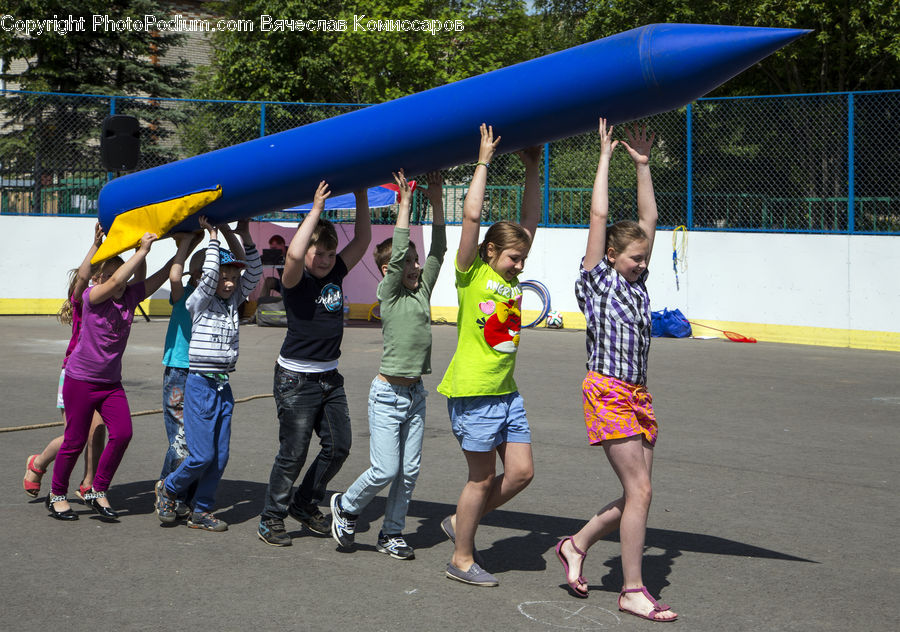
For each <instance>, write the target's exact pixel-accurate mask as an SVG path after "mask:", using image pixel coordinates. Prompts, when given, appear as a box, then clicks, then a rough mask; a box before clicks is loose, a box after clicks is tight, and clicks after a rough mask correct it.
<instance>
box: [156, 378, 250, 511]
mask: <svg viewBox="0 0 900 632" xmlns="http://www.w3.org/2000/svg"><path fill="white" fill-rule="evenodd" d="M233 411H234V397H232V395H231V385H230V384H229V383H228V382H219V381H217V380H216V379H215V378H211V377H207V376H205V375H200V374H198V373H189V374H188V377H187V382H186V383H185V388H184V436H185V438H186V439H187V447H188V451H189V452H190V454H188V455H187V457H186V458H185V459H184V461H182V462H181V465H179V466H178V469H176V470H175V471H174V472H172V473H171V474H169V476H168V477H166V482H165V485H166V491H168V492H169V493H170V494H171V495H172V496H174V497H176V498H179V499H184V498H185V497H186V496H187V495H188V494H189V490H190V488H191V485H193V484H194V483H196V484H197V491H196V492H195V494H194V511H198V512H202V511H212V509H213V507H214V506H215V500H216V489H217V488H218V487H219V481H220V480H221V479H222V474H223V473H224V472H225V466H226V465H227V464H228V449H229V445H230V443H231V414H232V412H233Z"/></svg>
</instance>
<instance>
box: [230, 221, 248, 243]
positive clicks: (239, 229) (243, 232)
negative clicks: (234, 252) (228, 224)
mask: <svg viewBox="0 0 900 632" xmlns="http://www.w3.org/2000/svg"><path fill="white" fill-rule="evenodd" d="M234 234H235V235H237V236H238V237H240V238H241V239H242V240H243V241H245V242H246V241H247V240H248V239H250V220H249V219H242V220H240V221H239V222H238V223H237V226H236V227H235V229H234Z"/></svg>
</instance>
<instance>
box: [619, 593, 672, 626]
mask: <svg viewBox="0 0 900 632" xmlns="http://www.w3.org/2000/svg"><path fill="white" fill-rule="evenodd" d="M625 593H644V597H646V598H647V601H649V602H650V603H652V604H653V610H651V611H650V612H648V613H647V614H641V613H639V612H635V611H634V610H628V609H627V608H623V607H622V597H624V596H625ZM619 610H621V611H622V612H627V613H628V614H633V615H634V616H636V617H640V618H641V619H647V620H648V621H657V622H659V623H668V622H669V621H677V620H678V615H675V616H674V617H672V618H671V619H668V618H664V617H659V616H657V615H659V613H661V612H665V611H666V610H671V608H669V606H668V604H664V603H659V602H658V601H657V600H656V599H654V598H653V597H652V596H651V595H650V592H649V591H648V590H647V587H646V586H641V587H640V588H625V589H624V590H622V592H621V593H619Z"/></svg>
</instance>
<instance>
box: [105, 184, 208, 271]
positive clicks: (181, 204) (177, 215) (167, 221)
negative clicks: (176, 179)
mask: <svg viewBox="0 0 900 632" xmlns="http://www.w3.org/2000/svg"><path fill="white" fill-rule="evenodd" d="M220 197H222V187H221V186H217V187H216V188H215V189H207V190H205V191H198V192H196V193H189V194H188V195H183V196H181V197H177V198H175V199H173V200H166V201H165V202H156V203H155V204H148V205H147V206H140V207H138V208H135V209H131V210H130V211H125V212H124V213H120V214H119V215H117V216H116V218H115V219H114V220H113V223H112V226H110V229H109V234H107V235H106V239H105V240H104V241H103V244H102V245H101V246H100V248H99V249H98V250H97V254H95V255H94V257H93V259H91V263H100V262H101V261H105V260H107V259H109V258H110V257H114V256H115V255H117V254H119V253H122V252H125V251H126V250H131V249H132V248H135V247H137V246H138V245H139V244H140V243H141V237H143V236H144V233H156V234H157V235H159V236H160V237H161V236H163V235H165V234H166V233H167V232H169V231H170V230H172V229H173V228H174V227H175V226H177V225H178V224H180V223H181V222H182V221H184V220H185V219H187V218H188V217H190V216H191V215H193V214H194V213H196V212H197V211H199V210H200V209H202V208H203V207H204V206H206V205H207V204H209V203H210V202H213V201H214V200H218V199H219V198H220Z"/></svg>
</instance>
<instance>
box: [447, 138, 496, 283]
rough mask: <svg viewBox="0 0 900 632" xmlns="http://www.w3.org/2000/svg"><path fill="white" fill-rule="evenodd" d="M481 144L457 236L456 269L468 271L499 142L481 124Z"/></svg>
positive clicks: (473, 258) (476, 242)
mask: <svg viewBox="0 0 900 632" xmlns="http://www.w3.org/2000/svg"><path fill="white" fill-rule="evenodd" d="M479 129H480V131H481V144H480V145H479V147H478V162H477V163H476V165H475V173H474V174H473V175H472V182H471V183H470V184H469V190H468V191H467V192H466V200H465V202H464V203H463V218H462V230H460V234H459V250H457V251H456V267H457V268H459V269H460V270H468V269H469V267H470V266H471V265H472V262H473V261H475V257H476V256H477V254H478V232H479V231H480V230H481V210H482V208H483V207H484V191H485V188H486V187H487V170H488V165H489V164H490V162H491V158H493V157H494V151H495V150H496V149H497V144H498V143H499V142H500V137H499V136H498V137H497V138H496V139H494V128H493V127H492V126H490V125H485V124H484V123H482V124H481V127H480V128H479Z"/></svg>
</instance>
